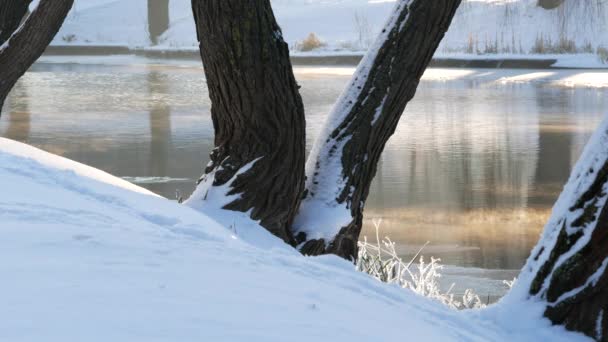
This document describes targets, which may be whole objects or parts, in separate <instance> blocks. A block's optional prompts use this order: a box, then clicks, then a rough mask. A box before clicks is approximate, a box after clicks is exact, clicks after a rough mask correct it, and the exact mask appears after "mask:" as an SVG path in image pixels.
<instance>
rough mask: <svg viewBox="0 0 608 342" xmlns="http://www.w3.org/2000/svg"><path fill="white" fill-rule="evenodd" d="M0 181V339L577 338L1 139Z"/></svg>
mask: <svg viewBox="0 0 608 342" xmlns="http://www.w3.org/2000/svg"><path fill="white" fill-rule="evenodd" d="M0 186H1V188H2V192H0V275H2V282H0V303H1V307H2V309H1V310H0V340H2V341H40V340H44V341H110V340H112V341H177V340H179V341H201V340H214V341H218V340H221V341H242V340H247V341H284V340H286V339H289V340H294V341H310V340H311V339H317V340H329V339H331V340H332V341H370V340H380V341H393V340H395V341H396V340H403V339H405V338H407V339H415V340H424V341H514V340H516V341H540V340H545V341H585V340H587V339H586V338H585V337H583V336H581V335H578V334H573V333H567V332H565V331H564V330H563V329H561V328H559V327H550V326H549V323H548V321H546V320H544V319H541V318H540V309H541V308H540V307H538V306H536V305H534V304H531V303H527V304H525V305H524V304H522V303H515V302H510V303H500V304H498V305H496V306H494V307H491V308H489V309H486V310H484V311H471V312H456V311H451V310H449V309H447V308H445V307H442V306H441V305H439V304H437V303H434V302H431V301H429V300H427V299H425V298H421V297H417V296H415V295H413V294H411V293H409V292H407V291H404V290H402V289H398V288H395V287H390V286H386V285H384V284H382V283H380V282H377V281H375V280H373V279H371V278H369V277H367V276H366V275H364V274H360V273H357V272H355V271H354V269H353V266H352V265H350V264H349V263H347V262H345V261H342V260H340V259H338V258H336V257H331V256H326V257H319V258H306V257H302V256H300V255H299V254H298V253H296V252H294V251H293V250H292V249H291V248H289V247H285V246H284V245H283V244H282V243H281V242H279V241H278V240H277V239H274V238H273V237H271V236H269V235H268V234H267V233H266V232H265V231H263V230H261V229H258V231H257V232H254V233H252V234H249V235H247V231H246V229H239V227H237V229H236V230H235V229H227V228H224V227H222V226H221V225H219V224H217V223H216V222H214V221H213V220H212V219H210V218H209V217H207V216H205V215H203V214H201V213H199V212H196V211H194V210H192V209H190V208H188V207H186V206H182V205H179V204H177V203H175V202H171V201H168V200H165V199H163V198H160V197H158V196H155V195H153V194H151V193H149V192H147V191H146V190H143V189H141V188H138V187H136V186H134V185H131V184H129V183H127V182H125V181H123V180H121V179H117V178H114V177H112V176H110V175H108V174H106V173H103V172H101V171H98V170H95V169H92V168H89V167H86V166H84V165H81V164H78V163H75V162H72V161H69V160H67V159H64V158H60V157H57V156H54V155H51V154H48V153H46V152H42V151H40V150H37V149H35V148H32V147H30V146H27V145H23V144H20V143H17V142H14V141H11V140H7V139H0ZM249 229H251V230H255V227H254V226H250V227H249ZM243 237H245V238H246V239H244V238H243ZM244 240H247V241H244Z"/></svg>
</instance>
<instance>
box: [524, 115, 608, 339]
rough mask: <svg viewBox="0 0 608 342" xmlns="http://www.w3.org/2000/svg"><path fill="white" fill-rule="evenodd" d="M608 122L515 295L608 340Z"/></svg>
mask: <svg viewBox="0 0 608 342" xmlns="http://www.w3.org/2000/svg"><path fill="white" fill-rule="evenodd" d="M607 200H608V120H606V121H604V123H602V124H601V125H600V127H599V129H598V131H597V132H596V133H595V135H594V136H593V137H592V138H591V140H590V142H589V143H588V145H587V147H586V148H585V151H584V152H583V154H582V156H581V159H580V160H579V162H578V163H577V165H576V166H575V168H574V170H573V172H572V174H571V176H570V180H569V181H568V183H567V184H566V186H565V187H564V190H563V192H562V194H561V195H560V197H559V199H558V201H557V203H556V204H555V206H554V208H553V212H552V214H551V217H550V219H549V222H548V223H547V225H546V227H545V230H544V232H543V235H542V237H541V240H540V242H539V243H538V245H537V246H536V247H535V248H534V250H533V251H532V254H531V256H530V258H529V260H528V262H527V264H526V266H524V269H523V271H522V274H521V275H520V277H519V280H518V282H517V285H516V288H514V291H521V293H528V296H531V297H533V298H535V299H537V300H541V301H544V302H546V305H547V308H546V311H545V316H547V317H548V318H549V319H550V320H551V321H553V323H555V324H560V325H564V326H565V327H566V328H568V329H570V330H575V331H579V332H582V333H585V334H586V335H588V336H591V337H593V338H595V339H596V340H598V341H608V202H607Z"/></svg>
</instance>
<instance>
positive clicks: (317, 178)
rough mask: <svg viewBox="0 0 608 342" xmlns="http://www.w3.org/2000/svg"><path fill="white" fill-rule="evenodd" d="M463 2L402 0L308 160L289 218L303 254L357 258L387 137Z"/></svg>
mask: <svg viewBox="0 0 608 342" xmlns="http://www.w3.org/2000/svg"><path fill="white" fill-rule="evenodd" d="M459 4H460V0H434V1H429V0H400V1H398V2H397V4H396V7H395V9H394V11H393V13H392V16H391V17H390V18H389V21H388V23H387V24H386V26H385V27H384V29H383V30H382V33H381V35H380V37H379V38H378V40H377V41H376V43H375V44H374V46H373V47H372V48H371V50H370V51H369V52H368V53H367V56H366V57H365V58H364V60H363V61H362V62H361V63H360V64H359V67H358V68H357V71H356V72H355V74H354V76H353V78H352V80H351V82H350V84H349V87H348V88H347V89H346V90H345V92H344V93H343V94H342V96H341V97H340V99H339V100H338V102H337V104H336V105H335V107H334V109H333V111H332V113H331V114H330V116H329V120H328V121H327V123H326V126H325V128H324V130H323V131H322V132H321V134H320V136H319V137H318V139H317V141H316V143H315V146H314V147H313V151H312V153H311V155H310V157H309V159H308V162H307V164H306V176H307V182H306V193H305V199H304V200H303V202H302V205H301V208H300V212H299V214H298V216H297V217H296V221H295V223H294V235H295V236H296V239H297V242H298V243H299V244H300V250H301V251H302V252H303V253H305V254H311V255H317V254H324V253H334V254H337V255H339V256H342V257H344V258H347V259H355V258H356V256H357V241H358V239H359V234H360V232H361V225H362V220H363V208H364V206H365V201H366V199H367V196H368V193H369V188H370V185H371V181H372V179H373V177H374V175H375V174H376V165H377V163H378V160H379V159H380V156H381V154H382V151H383V149H384V146H385V144H386V142H387V141H388V139H389V137H390V136H391V135H392V134H393V132H394V131H395V128H396V127H397V123H398V122H399V119H400V117H401V115H402V113H403V111H404V109H405V106H406V104H407V103H408V102H409V101H410V100H411V99H412V97H413V96H414V94H415V92H416V88H417V86H418V83H419V81H420V78H421V77H422V74H423V73H424V71H425V69H426V67H427V66H428V64H429V62H430V61H431V58H432V56H433V54H434V52H435V50H436V49H437V47H438V45H439V43H440V42H441V39H442V38H443V36H444V34H445V32H446V31H447V29H448V27H449V25H450V23H451V21H452V18H453V16H454V14H455V12H456V9H457V8H458V6H459Z"/></svg>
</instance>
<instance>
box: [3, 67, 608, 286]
mask: <svg viewBox="0 0 608 342" xmlns="http://www.w3.org/2000/svg"><path fill="white" fill-rule="evenodd" d="M468 71H471V72H475V73H484V72H485V71H484V70H467V72H468ZM432 72H434V73H438V74H442V73H445V74H449V73H450V71H449V70H446V71H442V70H432ZM505 72H506V73H508V72H509V71H505ZM526 72H529V73H533V72H534V71H533V70H531V71H526ZM556 73H558V76H559V73H560V71H556ZM564 73H566V71H564ZM463 75H464V74H463ZM607 76H608V75H607ZM296 77H297V78H298V82H299V83H300V84H301V85H302V89H301V92H302V96H303V99H304V102H305V106H306V117H307V126H308V137H307V145H308V148H309V149H310V147H311V146H312V143H313V141H314V138H315V136H316V134H317V133H318V132H319V130H320V128H321V125H322V124H323V121H324V117H325V115H326V114H327V113H328V112H329V111H330V110H331V106H332V105H333V103H334V101H335V100H336V98H337V97H338V96H339V94H340V93H341V91H342V89H343V87H344V86H345V84H346V83H347V82H348V80H349V72H348V69H343V72H332V73H328V72H326V71H325V70H322V69H318V68H313V67H307V68H296ZM607 95H608V90H607V89H606V88H598V89H594V88H565V87H556V86H550V85H548V84H546V83H543V82H535V83H501V82H490V81H484V80H483V79H477V78H468V77H455V78H433V79H432V80H423V81H422V82H421V84H420V87H419V89H418V92H417V94H416V97H415V99H414V100H413V101H412V102H411V103H410V104H409V105H408V107H407V109H406V112H405V114H404V116H403V118H402V119H401V122H400V124H399V127H398V129H397V131H396V132H395V135H394V136H393V137H392V138H391V140H390V142H389V143H388V145H387V146H386V150H385V152H384V154H383V157H382V159H381V161H380V163H379V165H378V173H377V176H376V178H375V180H374V182H373V185H372V189H371V192H370V197H369V200H368V203H367V205H366V225H365V229H364V232H363V235H367V236H368V237H373V238H375V231H373V228H372V225H371V224H370V223H371V219H373V218H382V219H383V224H382V231H381V232H380V234H381V235H383V236H384V235H388V236H390V237H391V239H392V240H393V241H396V242H397V244H398V246H397V247H398V250H399V252H400V253H401V254H402V255H403V256H404V257H411V256H412V255H414V254H415V253H416V252H417V251H418V249H419V248H420V246H422V245H423V244H424V243H425V242H426V241H430V244H429V246H428V247H427V248H426V249H425V250H424V254H425V255H427V256H430V255H433V256H436V257H441V259H442V262H443V263H445V264H447V265H450V267H449V268H448V270H447V271H446V277H445V279H444V282H451V281H455V282H457V283H458V285H459V286H461V287H473V288H476V289H477V290H478V292H479V293H481V294H484V295H485V293H488V294H491V295H492V296H498V295H500V294H501V293H502V292H501V291H503V292H504V290H501V289H500V286H501V285H500V283H501V280H502V279H511V278H513V276H515V275H517V270H518V269H519V268H521V266H522V265H523V263H524V262H525V259H526V258H527V256H528V253H529V251H530V249H531V248H532V247H533V246H534V244H535V243H536V241H537V239H538V236H539V234H540V232H541V230H542V228H543V225H544V223H545V222H546V219H547V217H548V215H549V213H550V208H551V205H552V204H553V202H554V201H555V199H556V198H557V196H558V195H559V192H560V190H561V188H562V186H563V184H564V183H565V181H566V179H567V177H568V175H569V173H570V170H571V167H572V166H573V164H574V163H575V162H576V159H577V158H578V156H579V154H580V153H581V151H582V148H583V147H584V144H585V143H586V141H587V139H588V138H589V136H590V135H591V133H592V132H593V129H594V128H595V125H596V124H597V123H598V122H599V120H600V119H601V118H602V115H603V114H604V113H605V110H606V108H608V100H607V99H608V96H607ZM0 134H1V135H2V136H4V137H7V138H11V139H15V140H19V141H23V142H26V143H28V144H31V145H34V146H37V147H40V148H42V149H45V150H47V151H50V152H53V153H56V154H59V155H62V156H65V157H67V158H71V159H74V160H77V161H79V162H82V163H85V164H88V165H91V166H94V167H97V168H100V169H102V170H105V171H107V172H109V173H111V174H114V175H116V176H120V177H126V179H128V180H129V181H132V182H134V183H136V184H138V185H140V186H143V187H145V188H148V189H150V190H152V191H154V192H156V193H159V194H161V195H163V196H165V197H167V198H170V199H173V198H175V196H176V192H178V193H179V194H181V196H184V197H187V196H188V195H189V194H190V193H191V191H192V190H193V188H194V186H195V182H196V179H197V178H198V177H199V176H200V174H201V173H202V171H203V167H204V165H205V164H207V161H208V153H209V151H210V150H211V148H212V147H213V128H212V123H211V118H210V102H209V99H208V95H207V89H206V84H205V80H204V75H203V72H202V69H201V68H200V66H198V65H196V64H183V65H182V64H178V65H171V64H151V63H150V62H146V63H113V64H112V63H110V64H103V65H102V64H96V63H89V64H74V63H38V64H36V65H35V66H34V67H33V68H32V70H31V72H29V73H27V74H26V75H25V76H24V77H23V78H22V79H21V80H20V81H19V83H18V84H17V86H16V87H15V89H14V90H13V92H12V93H11V95H10V97H9V99H8V101H7V103H6V104H5V108H4V111H3V116H2V118H1V119H0ZM482 278H483V279H484V280H483V281H479V279H482Z"/></svg>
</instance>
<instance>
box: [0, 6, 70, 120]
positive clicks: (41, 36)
mask: <svg viewBox="0 0 608 342" xmlns="http://www.w3.org/2000/svg"><path fill="white" fill-rule="evenodd" d="M73 3H74V1H73V0H40V3H39V4H38V6H37V7H36V9H35V10H34V11H33V12H32V13H31V14H30V15H29V16H28V17H27V20H26V21H25V22H24V23H23V25H22V26H21V28H20V29H19V30H17V31H15V32H14V33H13V35H12V36H11V37H10V38H9V40H8V41H7V42H6V43H5V45H3V46H2V47H1V48H0V110H1V108H2V105H3V103H4V100H5V99H6V96H7V95H8V93H9V92H10V90H11V89H12V88H13V86H14V85H15V83H16V82H17V80H18V79H19V78H20V77H21V76H22V75H23V74H24V73H25V72H26V71H27V69H28V68H29V67H30V66H31V65H32V64H33V63H34V62H35V61H36V60H37V59H38V57H40V55H42V53H43V52H44V50H45V49H46V47H47V46H48V45H49V43H50V42H51V41H52V40H53V37H55V35H56V34H57V31H59V28H60V27H61V25H62V24H63V21H64V20H65V17H66V16H67V14H68V12H69V11H70V9H71V8H72V4H73Z"/></svg>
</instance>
